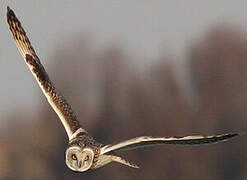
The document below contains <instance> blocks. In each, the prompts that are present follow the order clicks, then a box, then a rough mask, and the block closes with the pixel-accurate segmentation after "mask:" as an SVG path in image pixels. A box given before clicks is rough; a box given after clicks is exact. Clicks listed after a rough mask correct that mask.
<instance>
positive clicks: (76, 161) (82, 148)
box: [7, 7, 238, 172]
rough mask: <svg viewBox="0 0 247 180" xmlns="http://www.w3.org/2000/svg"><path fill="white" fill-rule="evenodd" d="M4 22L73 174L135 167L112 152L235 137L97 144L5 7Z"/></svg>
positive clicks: (141, 138)
mask: <svg viewBox="0 0 247 180" xmlns="http://www.w3.org/2000/svg"><path fill="white" fill-rule="evenodd" d="M7 21H8V24H9V28H10V30H11V32H12V34H13V37H14V40H15V42H16V45H17V47H18V49H19V51H20V53H21V54H22V56H23V58H24V60H25V62H26V64H27V66H28V67H29V69H30V71H31V72H32V74H33V75H34V77H35V79H36V80H37V82H38V84H39V86H40V88H41V90H42V91H43V93H44V95H45V96H46V98H47V100H48V102H49V103H50V105H51V106H52V108H53V109H54V111H55V112H56V113H57V115H58V116H59V118H60V120H61V121H62V124H63V126H64V128H65V130H66V133H67V135H68V138H69V143H68V144H69V147H68V148H67V150H66V153H65V154H66V155H65V159H66V164H67V166H68V167H69V168H70V169H71V170H73V171H78V172H83V171H86V170H88V169H95V168H98V167H101V166H104V165H106V164H108V163H110V162H118V163H122V164H124V165H127V166H130V167H133V168H138V166H137V165H135V164H133V163H130V162H129V161H127V160H125V159H123V158H121V157H119V156H116V155H113V154H114V153H113V152H114V151H116V150H120V149H121V150H122V149H134V148H141V147H145V146H150V145H162V144H181V145H197V144H206V143H215V142H219V141H224V140H227V139H229V138H232V137H234V136H237V135H238V134H220V135H213V136H184V137H152V136H141V137H136V138H133V139H129V140H126V141H122V142H119V143H115V144H110V145H103V144H101V143H98V142H97V141H95V140H94V138H93V137H92V136H90V135H89V134H88V133H87V131H86V130H84V129H83V128H82V127H81V126H80V124H79V121H78V120H77V117H76V115H75V113H74V112H73V110H72V108H71V106H70V105H69V104H68V103H67V101H66V100H65V98H64V97H63V96H62V94H61V93H59V92H58V91H57V90H56V88H55V86H54V85H53V83H52V82H51V80H50V79H49V76H48V74H47V73H46V71H45V69H44V67H43V65H42V64H41V62H40V60H39V58H38V56H37V55H36V53H35V51H34V49H33V47H32V46H31V43H30V41H29V39H28V38H27V36H26V33H25V31H24V29H23V28H22V26H21V23H20V21H19V20H18V19H17V17H16V16H15V14H14V12H13V11H12V10H11V9H10V8H9V7H8V8H7Z"/></svg>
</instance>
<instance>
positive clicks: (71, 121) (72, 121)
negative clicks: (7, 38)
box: [7, 7, 81, 136]
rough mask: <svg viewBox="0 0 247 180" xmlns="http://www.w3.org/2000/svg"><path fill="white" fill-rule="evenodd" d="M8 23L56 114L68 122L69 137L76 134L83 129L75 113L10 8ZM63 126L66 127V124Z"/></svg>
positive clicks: (8, 9)
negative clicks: (55, 84)
mask: <svg viewBox="0 0 247 180" xmlns="http://www.w3.org/2000/svg"><path fill="white" fill-rule="evenodd" d="M7 22H8V24H9V28H10V31H11V32H12V34H13V37H14V40H15V42H16V44H17V47H18V49H19V50H20V52H21V54H22V56H23V57H24V59H25V60H26V63H27V65H28V67H29V68H30V70H31V71H32V73H33V75H34V76H35V78H36V80H37V81H38V83H39V85H40V86H41V89H42V90H43V92H44V93H45V95H46V97H47V99H48V101H49V103H50V104H51V105H52V107H53V108H54V106H55V108H57V111H59V112H57V111H56V110H55V109H54V110H55V111H56V113H61V114H62V116H63V117H64V119H65V120H66V121H67V124H68V126H69V129H70V131H71V132H67V133H68V135H69V136H71V133H75V132H76V131H77V130H78V129H79V128H81V126H80V124H79V122H78V120H77V117H76V115H75V113H74V112H73V110H72V108H71V106H70V105H69V104H68V103H67V101H66V100H65V98H64V97H63V96H62V94H61V93H59V92H58V91H57V90H56V88H55V86H54V85H53V83H52V82H51V80H50V79H49V76H48V74H47V73H46V71H45V69H44V67H43V65H42V64H41V62H40V60H39V58H38V56H37V55H36V53H35V50H34V49H33V47H32V45H31V43H30V41H29V39H28V37H27V36H26V32H25V30H24V29H23V28H22V26H21V23H20V21H19V20H18V19H17V17H16V16H15V14H14V12H13V11H12V10H11V9H10V8H9V7H8V8H7ZM58 115H59V114H58ZM63 125H64V126H65V125H66V124H63ZM67 128H68V127H67ZM65 129H66V127H65ZM66 131H67V129H66Z"/></svg>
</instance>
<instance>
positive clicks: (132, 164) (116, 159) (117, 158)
mask: <svg viewBox="0 0 247 180" xmlns="http://www.w3.org/2000/svg"><path fill="white" fill-rule="evenodd" d="M111 159H112V161H114V162H118V163H121V164H124V165H126V166H129V167H132V168H139V166H137V165H136V164H134V163H132V162H130V161H128V160H126V159H123V158H121V157H119V156H114V155H111Z"/></svg>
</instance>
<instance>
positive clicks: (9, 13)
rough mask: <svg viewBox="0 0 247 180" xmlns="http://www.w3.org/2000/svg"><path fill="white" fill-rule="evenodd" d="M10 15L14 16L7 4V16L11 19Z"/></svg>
mask: <svg viewBox="0 0 247 180" xmlns="http://www.w3.org/2000/svg"><path fill="white" fill-rule="evenodd" d="M12 17H15V13H14V11H13V10H12V9H11V8H10V7H9V6H7V18H8V19H11V18H12Z"/></svg>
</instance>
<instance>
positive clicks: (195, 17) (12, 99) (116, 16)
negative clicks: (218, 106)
mask: <svg viewBox="0 0 247 180" xmlns="http://www.w3.org/2000/svg"><path fill="white" fill-rule="evenodd" d="M7 5H8V6H10V7H11V8H12V9H13V10H14V11H15V13H16V15H17V17H18V18H19V20H20V21H21V22H22V25H23V26H24V28H25V30H26V32H27V33H28V36H29V38H30V39H31V42H32V44H33V46H34V47H35V49H36V52H38V55H39V56H40V59H41V60H42V62H43V63H44V64H46V66H47V65H48V67H46V69H47V70H49V61H51V60H52V59H51V58H50V57H51V56H52V55H54V54H55V53H54V52H55V50H56V47H62V46H63V44H61V43H62V42H64V41H63V40H65V39H71V38H75V37H77V36H78V35H82V36H89V37H90V39H91V40H92V41H93V42H94V46H95V47H96V49H98V50H104V49H107V48H108V47H111V46H112V45H114V44H117V45H120V46H121V47H123V49H124V50H125V51H126V52H127V53H128V54H129V55H131V56H133V57H136V59H137V60H138V62H137V63H140V64H144V65H145V64H149V63H152V60H154V59H158V58H159V57H160V56H164V55H166V54H167V55H176V56H177V58H176V61H178V62H174V63H175V64H176V63H177V64H179V63H182V64H183V62H184V59H185V55H186V50H187V49H188V48H189V46H190V43H191V42H194V41H195V40H196V39H198V38H201V37H203V35H204V34H205V33H206V32H207V31H208V30H209V29H210V28H212V27H214V26H216V25H221V24H230V25H234V26H236V27H239V28H242V29H244V30H247V27H246V25H247V11H246V7H247V6H246V5H247V2H246V1H229V0H217V1H205V0H190V1H178V0H173V1H168V0H156V1H150V0H122V1H120V0H100V1H95V0H74V1H69V0H53V1H48V0H42V1H40V0H32V1H12V0H9V1H7V0H1V1H0V34H1V41H0V73H1V75H0V82H1V88H0V94H1V104H0V123H1V121H2V120H4V119H5V118H6V116H5V114H7V112H11V111H13V110H15V109H20V108H29V106H32V107H35V106H37V107H38V106H39V104H38V103H37V102H39V101H40V99H39V98H40V97H39V96H37V94H38V93H40V91H38V86H37V85H36V84H35V83H33V82H34V79H33V77H32V76H31V73H30V72H29V70H28V68H27V67H26V65H25V64H24V62H23V60H22V57H21V55H20V54H19V52H18V51H17V48H16V47H15V44H14V41H13V39H12V35H11V34H10V32H9V29H8V25H7V23H6V7H7ZM31 82H32V83H31Z"/></svg>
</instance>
